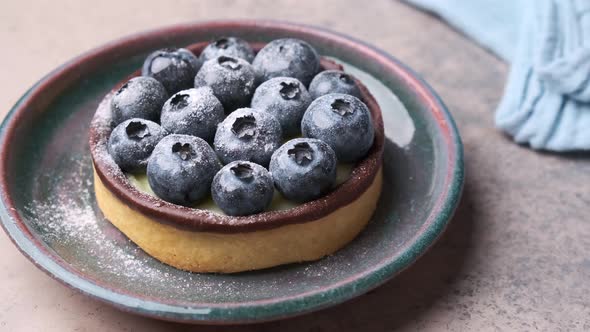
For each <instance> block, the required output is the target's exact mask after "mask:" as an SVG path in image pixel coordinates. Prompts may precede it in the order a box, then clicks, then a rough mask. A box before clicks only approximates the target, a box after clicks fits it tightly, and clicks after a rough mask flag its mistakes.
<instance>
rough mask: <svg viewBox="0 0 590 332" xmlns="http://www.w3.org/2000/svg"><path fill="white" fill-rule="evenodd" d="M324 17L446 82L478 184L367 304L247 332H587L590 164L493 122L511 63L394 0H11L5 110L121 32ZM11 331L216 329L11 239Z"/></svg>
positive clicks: (6, 11) (3, 301) (1, 315)
mask: <svg viewBox="0 0 590 332" xmlns="http://www.w3.org/2000/svg"><path fill="white" fill-rule="evenodd" d="M242 17H248V18H274V19H286V20H291V21H298V22H305V23H312V24H316V25H321V26H325V27H328V28H331V29H334V30H337V31H340V32H343V33H346V34H349V35H352V36H355V37H357V38H360V39H363V40H366V41H367V42H369V43H371V44H374V45H376V46H378V47H380V48H382V49H385V50H386V51H388V52H390V53H391V54H394V55H395V56H397V57H399V58H400V59H401V60H403V61H404V62H406V63H407V64H409V65H410V66H412V67H413V68H415V69H416V70H417V71H418V72H420V73H421V74H422V75H423V76H424V77H425V78H426V79H427V80H428V81H429V82H430V83H431V84H432V85H433V86H434V88H435V89H436V90H437V91H439V93H440V94H441V95H442V97H443V99H444V100H445V101H446V103H447V104H448V106H449V107H450V109H451V111H452V113H453V114H454V116H455V118H456V120H457V122H458V125H459V127H460V130H461V134H462V136H463V140H464V143H465V153H466V166H467V183H466V188H465V194H464V199H463V202H462V204H461V207H460V209H459V211H458V213H457V216H456V217H455V218H454V220H453V222H452V224H451V226H450V228H449V230H448V231H447V233H446V235H445V236H444V237H443V239H441V241H440V242H439V243H438V244H437V245H435V246H434V247H433V248H432V249H431V250H430V252H429V253H428V254H427V255H426V256H425V257H423V258H422V259H420V261H419V262H418V263H417V264H415V265H414V266H413V267H412V268H410V269H409V270H408V271H406V272H404V273H403V274H402V275H400V276H399V277H397V278H396V279H394V280H393V281H391V282H389V283H387V284H386V285H384V286H382V287H380V288H378V289H376V290H374V291H372V292H370V293H369V294H366V295H364V296H362V297H360V298H358V299H356V300H353V301H351V302H348V303H346V304H343V305H339V306H336V307H333V308H330V309H327V310H324V311H321V312H318V313H314V314H310V315H306V316H302V317H298V318H294V319H289V320H285V321H280V322H274V323H267V324H262V325H254V326H246V327H234V328H231V329H230V330H235V331H276V330H286V331H297V332H300V331H314V332H319V331H354V330H363V331H392V330H395V329H399V330H402V331H417V330H419V331H441V330H448V331H584V330H585V331H588V330H590V256H589V253H590V220H589V219H590V217H589V215H590V213H589V212H590V187H589V186H588V184H590V163H589V160H588V155H583V154H574V155H568V156H562V157H560V156H555V155H550V154H540V153H535V152H532V151H530V150H528V149H526V148H523V147H519V146H516V145H514V144H512V143H511V142H510V141H509V140H508V139H507V138H506V137H504V136H503V135H502V134H500V133H498V132H497V131H496V130H494V129H493V109H494V105H496V103H497V102H498V99H499V97H500V95H501V92H502V86H503V82H504V79H505V77H506V73H507V66H506V65H505V64H503V63H501V62H500V61H498V60H497V59H496V58H494V57H493V56H491V55H489V54H488V53H486V52H485V51H483V50H481V49H480V48H478V47H477V46H476V45H474V44H472V43H471V42H469V41H468V40H466V39H465V38H464V37H462V36H461V35H460V34H457V33H456V32H455V31H453V30H451V29H449V28H448V27H447V26H445V25H444V24H442V23H440V22H439V21H437V20H436V19H435V18H433V17H431V16H428V15H426V14H423V13H420V12H418V11H416V10H414V9H412V8H410V7H408V6H406V5H403V4H401V3H399V2H397V1H393V0H373V1H354V0H346V1H336V0H333V1H317V0H316V1H302V0H299V1H296V0H281V1H276V0H275V1H231V0H213V1H164V0H160V1H147V0H143V1H123V0H117V1H116V0H107V1H64V0H54V1H42V0H39V1H25V0H19V1H8V0H2V2H1V3H0V42H1V45H2V51H1V52H0V64H1V66H2V67H1V68H2V70H1V72H0V113H1V114H5V113H6V112H7V111H8V109H9V108H10V106H11V105H12V104H13V103H14V102H15V101H16V100H17V98H18V97H19V96H20V95H21V94H22V93H24V91H25V90H26V89H27V88H28V87H29V86H31V85H32V84H33V83H34V82H35V81H36V80H38V79H39V78H41V77H42V76H43V75H45V74H46V73H47V72H49V71H50V70H51V69H53V68H54V67H56V66H57V65H59V64H61V63H63V62H64V61H66V60H68V59H70V58H72V57H73V56H76V55H78V54H79V53H81V52H83V51H86V50H88V49H90V48H92V47H95V46H98V45H100V44H102V43H104V42H107V41H109V40H111V39H114V38H117V37H121V36H123V35H126V34H129V33H133V32H137V31H141V30H145V29H149V28H153V27H158V26H162V25H168V24H173V23H177V22H185V21H191V20H203V19H212V18H242ZM0 257H1V259H0V331H142V332H152V331H215V330H225V328H220V327H192V326H183V325H178V324H170V323H165V322H158V321H154V320H149V319H145V318H141V317H136V316H132V315H129V314H126V313H122V312H119V311H117V310H114V309H112V308H110V307H108V306H105V305H103V304H101V303H98V302H95V301H93V300H89V299H87V298H86V297H84V296H81V295H80V294H78V293H76V292H75V291H72V290H69V289H67V288H65V287H63V286H61V285H60V284H58V283H57V282H55V281H53V280H52V279H50V278H49V277H48V276H46V275H45V274H43V273H42V272H41V271H39V270H37V269H36V268H35V267H34V266H33V265H32V264H31V263H29V262H28V261H27V260H26V259H25V258H24V257H22V256H21V255H20V254H19V253H18V252H17V250H16V249H15V248H14V247H13V245H12V244H11V243H10V241H9V240H8V239H7V238H6V236H5V235H4V234H1V235H0Z"/></svg>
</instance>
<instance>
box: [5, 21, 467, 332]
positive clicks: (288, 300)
mask: <svg viewBox="0 0 590 332" xmlns="http://www.w3.org/2000/svg"><path fill="white" fill-rule="evenodd" d="M210 27H224V28H242V29H244V28H245V29H248V28H251V29H252V28H257V29H261V28H268V29H275V30H281V31H284V32H286V33H288V32H289V31H297V32H301V33H305V34H310V35H314V36H315V37H319V38H322V39H325V40H326V41H330V42H334V43H339V44H341V45H345V46H347V47H352V48H355V49H357V50H360V51H361V52H363V53H366V54H369V55H370V56H372V57H373V58H375V59H376V60H378V61H380V62H382V63H385V64H387V65H388V66H389V67H391V70H392V71H394V72H395V73H396V75H399V76H401V77H402V79H403V80H404V82H405V83H406V84H408V85H410V88H411V89H412V90H413V91H414V92H415V93H416V95H417V98H418V99H420V100H421V101H420V102H421V103H423V104H425V105H426V106H427V107H428V108H429V110H430V111H431V113H432V114H431V115H432V120H433V122H435V123H436V124H437V130H439V131H440V132H441V135H442V136H443V137H444V140H445V145H446V146H447V149H448V155H447V156H446V157H447V158H446V160H447V166H448V167H447V169H448V172H447V174H445V184H444V185H445V191H444V192H443V194H441V195H440V196H439V197H438V199H437V201H436V203H435V206H434V207H433V209H432V211H431V214H430V215H429V216H428V218H427V220H426V221H425V222H424V224H423V225H422V226H421V228H420V229H419V230H418V232H417V233H416V234H415V235H414V237H413V239H411V240H410V241H408V243H407V244H406V245H404V247H402V248H400V249H398V250H397V253H398V254H397V255H394V256H388V257H387V259H385V260H383V261H381V262H380V263H379V264H377V265H375V266H373V267H372V268H371V269H368V270H365V271H364V272H363V273H360V274H357V275H354V276H353V277H350V278H347V279H344V280H343V281H340V282H337V283H334V284H331V285H330V286H329V287H326V288H320V289H318V290H312V291H308V292H303V293H299V294H298V295H296V296H286V297H280V298H272V299H264V300H256V301H249V302H244V303H223V304H216V303H193V304H192V305H191V306H186V305H172V304H168V303H163V302H158V301H155V300H154V299H150V298H147V297H141V298H140V297H136V296H132V295H130V294H125V293H124V292H120V291H115V290H113V289H110V288H108V287H107V286H108V285H107V284H104V285H100V284H99V283H98V282H95V281H93V280H90V279H87V278H84V277H82V276H81V275H78V274H76V273H75V272H74V271H73V269H71V268H70V267H69V266H68V263H67V262H66V261H64V260H62V259H61V258H60V257H59V256H57V255H55V254H53V253H51V252H49V251H48V250H47V249H46V248H45V247H44V245H43V244H42V243H41V242H40V241H39V240H38V239H37V238H36V237H35V236H34V235H33V234H32V233H31V232H30V231H29V229H28V228H27V226H26V225H25V223H24V221H23V220H22V219H21V217H20V216H19V214H18V212H17V209H16V208H15V204H14V202H13V200H12V198H11V193H10V191H9V188H8V178H7V177H8V176H9V174H8V172H7V166H6V165H7V162H6V160H7V157H6V155H7V154H8V153H10V148H9V147H8V146H9V144H8V143H9V137H10V136H11V135H9V133H10V132H12V131H14V129H15V127H17V124H18V122H19V119H20V118H21V115H22V113H23V112H22V111H24V110H25V109H26V107H25V106H26V104H27V102H28V101H29V100H30V99H32V96H34V95H35V94H38V93H39V92H40V91H43V89H44V87H45V86H47V85H49V84H51V83H52V82H54V81H55V80H57V78H59V77H61V76H63V75H67V74H70V75H71V71H72V70H74V68H75V67H76V66H78V65H80V64H81V63H87V62H91V61H93V60H94V59H96V58H98V57H100V56H101V55H105V54H108V53H109V52H113V51H114V50H116V49H117V48H121V47H124V46H125V45H127V44H130V43H141V42H142V41H144V42H147V41H148V40H150V39H155V38H157V37H163V36H166V35H169V34H174V33H175V32H177V31H188V30H193V31H194V30H200V29H208V28H210ZM463 181H464V165H463V145H462V142H461V138H460V136H459V133H458V130H457V127H456V125H455V122H454V120H453V119H452V116H451V115H450V113H449V111H448V110H447V108H446V106H445V105H444V104H443V102H442V101H441V99H440V98H439V97H438V95H437V94H436V93H435V92H434V90H433V89H432V88H431V87H430V86H429V85H428V84H427V83H426V82H425V81H424V80H422V79H421V78H420V77H419V76H418V75H417V74H416V73H414V72H413V71H412V70H411V69H410V68H408V67H407V66H405V65H404V64H402V63H401V62H400V61H399V60H397V59H395V58H394V57H393V56H391V55H388V54H387V53H385V52H383V51H381V50H378V49H376V48H375V47H373V46H369V45H367V44H366V43H364V42H362V41H359V40H356V39H354V38H351V37H348V36H344V35H342V34H339V33H336V32H332V31H328V30H326V29H324V28H319V27H314V26H309V25H302V24H295V23H286V22H279V21H269V20H224V21H205V22H198V23H188V24H182V25H174V26H170V27H166V28H160V29H155V30H151V31H147V32H142V33H137V34H133V35H130V36H128V37H124V38H121V39H119V40H116V41H113V42H110V43H108V44H105V45H104V46H101V47H98V48H96V49H94V50H91V51H89V52H86V53H84V54H82V55H80V56H78V57H76V58H74V59H72V60H70V61H68V62H67V63H65V64H63V65H61V66H60V67H58V68H56V69H55V70H53V71H52V72H51V73H49V74H48V75H46V76H45V77H44V78H42V79H41V80H40V81H38V82H37V83H36V84H35V85H33V86H32V87H31V88H30V89H29V90H28V91H27V92H26V93H25V94H24V95H23V96H22V97H21V98H20V99H19V100H18V101H17V102H16V104H15V105H14V106H13V107H12V109H11V110H10V112H9V113H8V114H7V115H6V117H5V118H4V121H3V122H2V125H1V126H0V219H1V224H2V227H3V228H4V230H5V232H6V233H7V234H8V236H9V238H10V239H11V240H12V241H13V243H14V244H15V245H16V246H17V248H18V249H19V250H20V251H21V252H22V253H23V254H24V255H25V256H26V257H27V258H28V259H29V260H31V261H32V262H33V263H34V264H35V265H36V266H37V267H38V268H40V269H41V270H43V271H44V272H46V273H47V274H49V275H50V276H51V277H53V278H54V279H56V280H58V281H60V282H61V283H63V284H65V285H67V286H68V287H71V288H73V289H76V290H78V291H80V292H82V293H84V294H86V295H89V296H91V297H93V298H96V299H98V300H101V301H104V302H106V303H109V304H111V305H113V306H115V307H117V308H119V309H122V310H124V311H130V312H133V313H137V314H140V315H144V316H150V317H154V318H159V319H166V320H173V321H182V322H193V323H209V324H235V323H251V322H258V321H268V320H275V319H280V318H286V317H291V316H295V315H299V314H303V313H306V312H311V311H315V310H318V309H321V308H325V307H328V306H331V305H334V304H337V303H341V302H344V301H346V300H348V299H351V298H353V297H355V296H358V295H360V294H363V293H365V292H367V291H369V290H371V289H373V288H375V287H377V286H379V285H380V284H382V283H384V282H385V281H387V280H389V279H390V278H392V277H393V276H395V275H396V274H398V273H399V272H401V271H402V270H404V269H405V268H407V267H408V266H410V265H411V264H412V263H413V262H414V261H416V260H417V259H418V258H419V257H420V256H421V255H422V254H424V252H426V251H427V249H428V248H429V247H430V246H431V245H432V244H433V243H434V242H436V240H437V238H438V237H439V236H440V235H441V234H442V233H443V231H444V229H445V228H446V226H447V224H448V222H449V220H450V219H451V217H452V215H453V213H454V210H455V209H456V207H457V205H458V203H459V200H460V196H461V192H462V188H463Z"/></svg>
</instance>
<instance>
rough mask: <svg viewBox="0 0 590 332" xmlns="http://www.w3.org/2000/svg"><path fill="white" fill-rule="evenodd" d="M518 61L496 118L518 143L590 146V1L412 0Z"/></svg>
mask: <svg viewBox="0 0 590 332" xmlns="http://www.w3.org/2000/svg"><path fill="white" fill-rule="evenodd" d="M406 1H408V2H410V3H412V4H414V5H416V6H418V7H420V8H423V9H425V10H429V11H432V12H434V13H436V14H438V15H439V16H440V17H441V18H443V19H445V20H447V21H448V22H449V23H450V24H452V25H454V26H455V27H457V28H458V29H459V30H461V31H463V32H464V33H465V34H466V35H468V36H469V37H471V38H473V39H474V40H476V41H477V42H479V43H481V44H482V45H484V46H485V47H487V48H488V49H490V50H491V51H493V52H494V53H496V54H497V55H498V56H500V57H501V58H503V59H505V60H506V61H508V62H510V63H511V69H510V74H509V77H508V82H507V84H506V88H505V91H504V96H503V98H502V100H501V102H500V105H499V106H498V109H497V110H496V117H495V119H496V125H497V126H498V127H499V128H501V129H502V130H504V131H506V132H507V133H508V134H510V135H511V136H512V137H513V138H514V140H515V141H516V142H518V143H523V144H528V145H529V146H531V147H532V148H535V149H544V150H553V151H572V150H590V1H589V0H470V1H465V0H406Z"/></svg>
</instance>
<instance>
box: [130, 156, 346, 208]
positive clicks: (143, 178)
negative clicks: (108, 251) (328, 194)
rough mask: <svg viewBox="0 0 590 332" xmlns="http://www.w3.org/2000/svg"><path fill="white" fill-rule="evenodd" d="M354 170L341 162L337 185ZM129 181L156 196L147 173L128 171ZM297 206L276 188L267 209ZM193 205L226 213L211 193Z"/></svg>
mask: <svg viewBox="0 0 590 332" xmlns="http://www.w3.org/2000/svg"><path fill="white" fill-rule="evenodd" d="M351 172H352V164H339V165H338V168H337V169H336V185H339V184H341V183H343V182H344V181H346V180H348V178H349V177H350V173H351ZM126 175H127V178H128V179H129V182H130V183H131V184H132V185H133V186H135V188H137V189H139V190H140V191H142V192H144V193H146V194H148V195H151V196H156V197H157V195H156V194H155V193H154V191H153V190H152V188H151V187H150V184H149V182H148V178H147V175H146V174H145V173H142V174H130V173H126ZM295 206H297V203H295V202H292V201H289V200H287V199H286V198H285V197H283V195H281V193H280V192H279V191H278V190H276V189H275V193H274V195H273V199H272V202H271V204H270V206H269V207H268V208H267V209H266V211H279V210H288V209H290V208H293V207H295ZM192 207H194V208H197V209H202V210H208V211H212V212H215V213H219V214H222V215H224V214H225V213H223V211H221V209H220V208H219V207H218V206H217V205H216V204H215V202H213V199H212V198H211V195H208V196H207V197H206V198H205V199H203V200H202V201H201V202H199V203H197V204H195V205H193V206H192Z"/></svg>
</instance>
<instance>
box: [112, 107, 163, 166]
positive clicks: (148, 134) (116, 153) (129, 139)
mask: <svg viewBox="0 0 590 332" xmlns="http://www.w3.org/2000/svg"><path fill="white" fill-rule="evenodd" d="M164 136H166V131H164V130H163V129H162V128H161V127H160V126H159V125H158V124H157V123H155V122H152V121H149V120H145V119H139V118H135V119H129V120H127V121H124V122H122V123H120V124H119V125H118V126H116V127H115V129H113V131H112V132H111V136H110V137H109V143H108V151H109V154H110V155H111V157H113V160H114V161H115V163H117V165H119V167H121V169H122V170H123V171H125V172H131V173H135V172H140V171H145V169H146V166H147V162H148V159H149V157H150V155H151V154H152V151H153V150H154V147H155V146H156V144H158V142H159V141H160V140H161V139H162V138H164Z"/></svg>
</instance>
